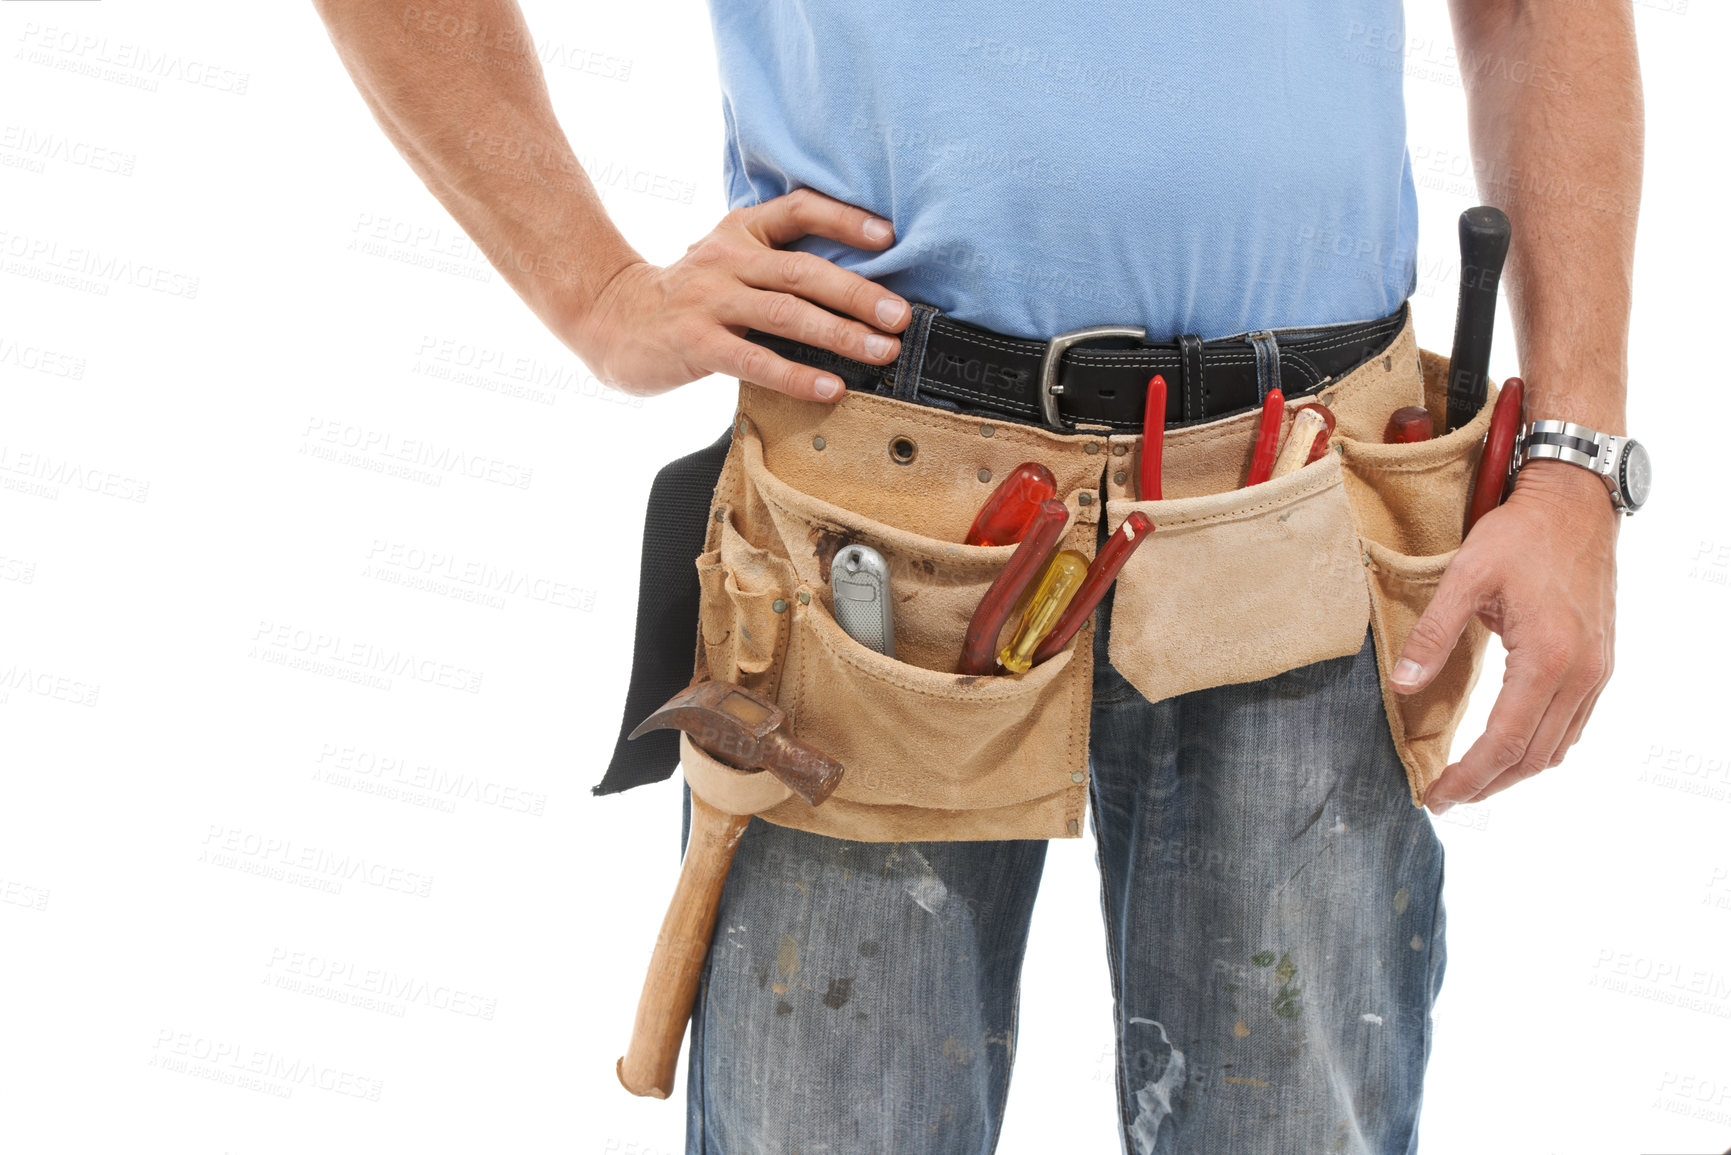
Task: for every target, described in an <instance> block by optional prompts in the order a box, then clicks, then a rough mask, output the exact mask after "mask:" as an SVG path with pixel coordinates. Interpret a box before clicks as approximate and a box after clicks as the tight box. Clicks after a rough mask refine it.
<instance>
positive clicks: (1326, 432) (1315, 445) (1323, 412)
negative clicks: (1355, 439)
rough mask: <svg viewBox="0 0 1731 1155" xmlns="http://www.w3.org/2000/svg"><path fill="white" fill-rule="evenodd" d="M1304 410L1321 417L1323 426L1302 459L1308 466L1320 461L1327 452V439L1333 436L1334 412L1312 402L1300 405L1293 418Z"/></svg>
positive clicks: (1318, 403)
mask: <svg viewBox="0 0 1731 1155" xmlns="http://www.w3.org/2000/svg"><path fill="white" fill-rule="evenodd" d="M1306 409H1308V410H1310V411H1311V412H1313V413H1315V414H1317V415H1318V416H1319V417H1321V418H1322V424H1323V430H1322V432H1321V433H1318V434H1317V435H1316V440H1315V441H1314V442H1312V443H1311V446H1310V453H1309V454H1308V455H1307V456H1306V457H1305V459H1304V464H1306V465H1309V464H1310V463H1311V462H1313V461H1320V460H1322V455H1323V454H1324V453H1327V452H1328V439H1329V438H1330V437H1333V436H1334V410H1332V409H1330V408H1329V407H1328V406H1326V405H1324V404H1322V403H1321V402H1320V401H1312V402H1311V403H1310V404H1309V405H1300V406H1299V407H1298V409H1297V411H1296V412H1294V413H1293V416H1294V417H1297V416H1298V414H1299V413H1303V412H1304V411H1305V410H1306Z"/></svg>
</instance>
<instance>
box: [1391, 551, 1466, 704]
mask: <svg viewBox="0 0 1731 1155" xmlns="http://www.w3.org/2000/svg"><path fill="white" fill-rule="evenodd" d="M1456 560H1457V561H1458V560H1459V559H1458V558H1457V559H1456ZM1478 584H1479V583H1478V582H1477V581H1476V580H1475V579H1474V576H1473V575H1470V574H1469V571H1467V570H1464V569H1462V568H1461V567H1460V566H1459V565H1450V566H1449V567H1448V568H1447V569H1446V570H1444V571H1443V576H1442V580H1441V581H1439V582H1438V583H1437V587H1436V593H1435V594H1433V595H1432V596H1431V600H1430V605H1429V606H1427V607H1425V611H1424V613H1423V614H1421V615H1420V616H1419V619H1418V621H1416V622H1414V623H1413V625H1412V632H1410V633H1409V634H1407V637H1406V645H1405V646H1404V647H1403V648H1402V649H1401V652H1400V657H1399V659H1397V660H1396V661H1395V664H1394V669H1392V670H1390V671H1389V675H1388V680H1389V684H1390V685H1392V686H1393V687H1394V689H1395V692H1396V693H1398V694H1411V693H1414V692H1416V691H1418V690H1422V689H1424V688H1425V687H1426V686H1427V685H1429V684H1430V680H1431V679H1432V678H1434V677H1436V675H1437V671H1438V670H1440V669H1442V667H1443V663H1444V662H1445V661H1447V660H1448V656H1449V654H1450V653H1452V652H1453V651H1454V648H1455V642H1457V641H1459V640H1460V636H1461V631H1462V630H1464V629H1466V625H1467V621H1468V619H1470V618H1471V617H1472V616H1473V606H1474V605H1476V604H1477V603H1478V595H1479V590H1478Z"/></svg>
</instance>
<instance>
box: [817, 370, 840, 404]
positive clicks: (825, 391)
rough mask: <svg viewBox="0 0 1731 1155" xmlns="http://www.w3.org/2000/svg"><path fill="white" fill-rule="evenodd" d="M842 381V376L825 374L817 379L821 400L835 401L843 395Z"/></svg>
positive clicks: (818, 393)
mask: <svg viewBox="0 0 1731 1155" xmlns="http://www.w3.org/2000/svg"><path fill="white" fill-rule="evenodd" d="M841 391H842V383H841V378H840V377H831V376H829V375H827V374H826V375H824V376H822V377H819V378H818V379H817V395H818V398H819V400H823V401H833V400H835V399H836V398H837V397H840V396H841Z"/></svg>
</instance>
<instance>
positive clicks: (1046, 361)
mask: <svg viewBox="0 0 1731 1155" xmlns="http://www.w3.org/2000/svg"><path fill="white" fill-rule="evenodd" d="M1100 337H1134V338H1136V339H1137V340H1138V341H1143V340H1146V339H1147V337H1148V330H1146V329H1143V328H1140V327H1139V326H1136V325H1090V326H1088V327H1087V328H1086V329H1071V330H1070V331H1069V332H1068V333H1059V334H1058V335H1057V336H1056V337H1053V338H1052V339H1051V340H1050V341H1047V342H1046V351H1045V352H1044V353H1042V354H1041V355H1040V414H1041V416H1043V417H1044V418H1045V419H1046V424H1047V425H1050V426H1051V427H1052V428H1053V429H1056V430H1057V431H1058V432H1060V433H1062V432H1064V431H1065V430H1064V421H1063V418H1062V417H1060V416H1059V415H1058V397H1059V396H1060V395H1061V394H1062V393H1063V392H1064V387H1063V386H1062V385H1060V384H1058V363H1059V362H1060V361H1061V360H1063V357H1064V350H1066V349H1068V348H1069V347H1070V346H1071V345H1074V344H1076V343H1077V342H1078V341H1092V340H1095V339H1097V338H1100Z"/></svg>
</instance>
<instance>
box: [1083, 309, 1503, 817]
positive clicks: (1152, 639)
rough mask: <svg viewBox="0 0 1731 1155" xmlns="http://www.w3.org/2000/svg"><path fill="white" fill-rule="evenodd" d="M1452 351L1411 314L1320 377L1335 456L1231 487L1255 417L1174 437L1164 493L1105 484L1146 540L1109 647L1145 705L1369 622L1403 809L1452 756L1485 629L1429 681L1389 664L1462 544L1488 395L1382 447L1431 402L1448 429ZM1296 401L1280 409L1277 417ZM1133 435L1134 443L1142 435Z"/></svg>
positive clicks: (1259, 672)
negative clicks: (1375, 348) (1417, 334)
mask: <svg viewBox="0 0 1731 1155" xmlns="http://www.w3.org/2000/svg"><path fill="white" fill-rule="evenodd" d="M1447 381H1448V360H1447V359H1446V358H1443V357H1438V356H1436V355H1435V354H1432V353H1429V352H1422V353H1421V352H1420V350H1419V349H1418V346H1417V343H1416V342H1415V341H1414V339H1413V334H1412V329H1411V326H1410V324H1409V325H1408V327H1407V328H1406V329H1405V330H1403V332H1402V333H1401V334H1400V335H1399V336H1398V337H1397V338H1396V340H1395V341H1394V342H1393V343H1392V344H1391V346H1390V347H1389V349H1388V351H1387V352H1386V354H1385V355H1383V356H1379V357H1376V358H1374V359H1373V360H1371V361H1369V362H1367V363H1365V364H1364V365H1362V366H1360V367H1358V368H1357V369H1354V370H1353V371H1352V372H1350V373H1348V374H1346V375H1345V376H1344V377H1342V378H1341V379H1340V380H1339V381H1337V382H1332V383H1329V384H1328V385H1326V386H1325V387H1324V388H1323V389H1322V390H1321V391H1320V393H1319V395H1318V397H1317V398H1316V400H1320V401H1321V402H1322V403H1323V404H1325V405H1327V406H1328V407H1329V408H1330V409H1331V410H1332V411H1333V413H1334V415H1335V418H1336V430H1335V434H1334V436H1333V438H1332V439H1331V445H1330V450H1331V452H1329V453H1328V454H1327V455H1325V456H1324V457H1322V458H1321V459H1320V460H1318V461H1315V462H1312V463H1311V464H1309V465H1307V466H1305V467H1304V468H1302V469H1299V470H1297V471H1296V472H1294V473H1291V474H1289V475H1287V476H1286V477H1282V478H1277V479H1275V480H1273V481H1268V482H1264V483H1263V484H1261V485H1257V486H1253V487H1251V488H1248V489H1245V488H1233V487H1235V486H1238V485H1239V484H1240V482H1241V481H1242V478H1243V476H1244V472H1245V470H1246V468H1247V467H1248V465H1249V451H1250V447H1251V443H1252V438H1253V431H1254V428H1255V422H1256V420H1257V418H1256V416H1255V415H1254V414H1244V415H1239V416H1236V417H1232V418H1227V419H1223V420H1221V421H1218V422H1210V423H1208V424H1204V425H1198V426H1190V427H1185V428H1180V429H1177V430H1169V431H1168V433H1167V437H1166V452H1165V465H1166V468H1165V471H1164V472H1165V478H1166V484H1165V486H1164V492H1165V494H1166V495H1167V499H1166V500H1163V501H1133V500H1131V499H1130V492H1129V489H1128V486H1127V485H1126V484H1125V478H1126V474H1123V473H1120V474H1116V475H1114V477H1113V478H1112V482H1113V483H1112V484H1111V485H1109V486H1108V503H1107V513H1108V519H1109V522H1110V524H1111V525H1112V526H1114V527H1116V526H1117V525H1118V524H1119V523H1121V522H1122V521H1123V520H1124V518H1126V517H1127V516H1129V514H1130V513H1131V511H1133V510H1141V511H1142V512H1144V513H1146V514H1147V515H1148V517H1149V518H1150V519H1151V520H1153V522H1154V523H1155V526H1156V531H1155V533H1154V535H1153V536H1152V537H1151V538H1150V539H1149V540H1148V542H1147V544H1145V545H1144V546H1143V547H1142V548H1141V549H1140V550H1138V551H1137V552H1136V553H1135V554H1134V555H1133V556H1132V557H1131V559H1130V562H1129V563H1128V564H1127V565H1126V566H1125V567H1124V570H1123V572H1122V573H1120V574H1119V576H1118V584H1117V593H1116V595H1115V603H1114V606H1113V610H1112V639H1111V643H1110V648H1109V654H1108V656H1109V658H1110V660H1111V662H1112V665H1113V666H1114V667H1115V668H1116V669H1117V670H1118V671H1119V673H1121V674H1122V675H1123V676H1124V678H1125V680H1126V681H1128V682H1129V683H1130V684H1131V685H1132V686H1134V687H1135V688H1136V689H1137V690H1138V691H1139V692H1140V693H1141V694H1142V695H1143V696H1144V697H1146V698H1148V699H1149V700H1150V701H1159V700H1161V699H1163V698H1168V697H1172V696H1175V695H1178V694H1183V693H1186V692H1189V691H1191V690H1197V689H1205V688H1207V687H1210V686H1217V685H1221V684H1225V683H1232V682H1247V681H1254V680H1258V679H1262V678H1266V677H1270V676H1273V675H1275V674H1280V673H1283V672H1285V671H1288V670H1292V669H1295V668H1297V667H1299V666H1302V665H1305V664H1307V663H1310V662H1316V661H1322V660H1324V659H1326V658H1333V657H1342V656H1345V655H1347V654H1353V653H1356V652H1357V651H1358V650H1359V648H1360V647H1361V646H1362V645H1363V644H1364V636H1365V629H1366V625H1367V623H1368V625H1369V628H1370V631H1371V634H1372V637H1373V644H1374V647H1375V650H1376V658H1377V670H1378V677H1379V681H1380V683H1381V690H1382V700H1383V706H1384V710H1385V711H1386V713H1387V716H1388V723H1389V732H1390V735H1391V736H1392V738H1393V740H1394V746H1395V749H1396V751H1397V753H1398V754H1399V756H1400V759H1401V762H1402V765H1403V766H1404V767H1405V770H1406V775H1407V782H1408V785H1409V787H1410V788H1411V792H1412V798H1413V801H1414V803H1415V804H1417V803H1419V802H1421V801H1422V799H1423V796H1424V791H1425V790H1426V789H1427V788H1428V787H1429V786H1430V784H1431V783H1432V782H1434V781H1435V780H1436V778H1437V776H1438V775H1440V774H1441V773H1442V770H1443V768H1444V767H1445V766H1446V765H1447V762H1448V754H1449V746H1450V743H1451V742H1452V741H1453V738H1454V732H1455V728H1456V726H1457V725H1458V724H1459V722H1460V718H1461V715H1462V714H1463V713H1464V712H1465V709H1466V704H1467V698H1468V696H1469V694H1470V693H1471V690H1472V687H1473V684H1474V682H1475V681H1476V679H1477V677H1478V671H1479V665H1480V662H1481V660H1482V658H1483V655H1484V649H1485V645H1486V642H1487V640H1488V637H1489V634H1488V631H1487V630H1486V629H1485V627H1484V626H1483V625H1482V624H1480V623H1479V622H1478V621H1477V620H1476V619H1475V620H1474V621H1472V622H1470V623H1469V624H1468V626H1467V629H1466V631H1465V632H1464V633H1463V635H1462V637H1461V640H1460V642H1459V644H1457V645H1456V647H1455V649H1454V651H1453V653H1452V654H1451V656H1450V657H1449V659H1448V662H1447V663H1446V665H1445V666H1444V668H1443V670H1442V672H1441V673H1440V674H1439V675H1438V676H1437V678H1436V679H1435V680H1434V681H1433V682H1432V683H1431V684H1430V685H1428V686H1427V687H1426V688H1425V689H1424V690H1423V691H1421V692H1419V693H1417V694H1412V695H1400V694H1396V693H1395V692H1394V690H1393V687H1392V686H1391V685H1390V684H1389V681H1388V674H1389V671H1390V670H1391V669H1392V668H1393V666H1394V663H1395V661H1396V660H1397V659H1398V658H1399V656H1400V652H1401V649H1402V648H1403V647H1404V646H1405V644H1406V639H1407V635H1408V634H1409V633H1410V632H1411V631H1412V626H1413V623H1414V622H1416V621H1417V620H1418V618H1419V616H1420V615H1421V614H1422V613H1423V612H1424V610H1425V608H1426V607H1427V606H1428V605H1429V604H1430V599H1431V598H1432V596H1433V595H1434V594H1435V593H1436V587H1437V583H1438V582H1439V581H1440V580H1441V577H1442V573H1443V570H1444V569H1445V568H1446V567H1447V565H1448V563H1449V561H1450V560H1451V559H1452V558H1453V557H1454V552H1455V550H1456V549H1457V548H1458V547H1459V546H1460V543H1461V538H1462V531H1463V528H1464V523H1465V518H1466V510H1467V504H1468V501H1469V499H1470V496H1471V489H1472V476H1473V472H1474V471H1475V470H1476V469H1477V467H1478V459H1479V453H1480V449H1481V444H1482V442H1483V440H1484V434H1485V431H1486V429H1487V428H1488V427H1489V424H1490V415H1491V409H1492V404H1493V403H1494V401H1495V393H1494V389H1493V391H1492V396H1491V397H1490V399H1488V400H1487V401H1486V403H1485V405H1484V407H1483V408H1482V409H1481V411H1480V412H1479V413H1478V414H1477V415H1476V416H1475V417H1474V419H1473V420H1472V421H1471V422H1470V423H1469V424H1467V425H1465V426H1463V427H1462V428H1460V429H1457V430H1455V431H1454V432H1452V433H1447V434H1444V435H1443V436H1440V437H1438V438H1435V439H1434V440H1431V441H1425V442H1418V443H1414V444H1410V445H1384V444H1382V434H1383V429H1384V426H1385V424H1386V422H1387V420H1388V417H1389V415H1390V414H1391V413H1392V412H1393V411H1394V410H1395V409H1398V408H1400V407H1401V406H1403V405H1418V404H1423V405H1425V406H1426V407H1427V408H1428V409H1429V410H1430V411H1431V413H1432V416H1433V419H1434V421H1435V423H1436V426H1437V428H1439V429H1440V428H1443V427H1444V414H1445V408H1446V401H1445V396H1446V388H1447ZM1307 400H1310V399H1309V398H1299V399H1295V400H1294V401H1292V402H1290V403H1289V404H1288V407H1287V409H1288V420H1289V421H1290V417H1291V413H1292V411H1293V410H1295V409H1296V408H1297V406H1298V404H1300V403H1302V402H1303V401H1307ZM1136 440H1137V441H1139V440H1140V439H1136Z"/></svg>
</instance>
